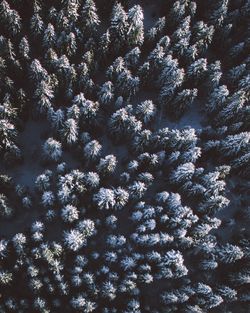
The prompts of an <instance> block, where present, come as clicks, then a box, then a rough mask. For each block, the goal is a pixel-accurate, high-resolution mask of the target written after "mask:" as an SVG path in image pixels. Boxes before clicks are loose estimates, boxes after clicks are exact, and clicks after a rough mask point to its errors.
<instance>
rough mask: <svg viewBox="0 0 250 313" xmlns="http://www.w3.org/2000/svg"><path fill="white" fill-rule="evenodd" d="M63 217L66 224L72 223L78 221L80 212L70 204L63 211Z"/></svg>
mask: <svg viewBox="0 0 250 313" xmlns="http://www.w3.org/2000/svg"><path fill="white" fill-rule="evenodd" d="M61 217H62V219H63V221H64V222H66V223H72V222H74V221H76V220H78V218H79V211H78V209H77V208H76V207H75V206H73V205H70V204H68V205H66V206H65V207H64V208H63V209H62V211H61Z"/></svg>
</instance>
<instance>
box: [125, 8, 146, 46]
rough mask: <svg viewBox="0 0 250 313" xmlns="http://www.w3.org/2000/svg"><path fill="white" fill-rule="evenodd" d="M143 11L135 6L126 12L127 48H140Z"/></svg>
mask: <svg viewBox="0 0 250 313" xmlns="http://www.w3.org/2000/svg"><path fill="white" fill-rule="evenodd" d="M143 18H144V17H143V11H142V8H141V6H139V5H135V6H133V7H132V8H131V9H129V11H128V32H127V42H128V45H129V46H132V47H133V46H141V45H142V44H143V41H144V26H143Z"/></svg>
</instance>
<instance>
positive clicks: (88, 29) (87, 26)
mask: <svg viewBox="0 0 250 313" xmlns="http://www.w3.org/2000/svg"><path fill="white" fill-rule="evenodd" d="M80 19H81V28H82V30H83V32H84V33H85V34H86V35H93V34H95V33H96V31H97V27H98V25H99V24H100V19H99V17H98V15H97V8H96V5H95V2H94V1H93V0H86V1H85V2H84V4H83V6H82V8H81V11H80Z"/></svg>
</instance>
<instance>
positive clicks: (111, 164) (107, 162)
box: [97, 154, 117, 175]
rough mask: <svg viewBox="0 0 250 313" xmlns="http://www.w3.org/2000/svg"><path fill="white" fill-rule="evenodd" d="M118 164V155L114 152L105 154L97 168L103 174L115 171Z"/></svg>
mask: <svg viewBox="0 0 250 313" xmlns="http://www.w3.org/2000/svg"><path fill="white" fill-rule="evenodd" d="M116 165H117V160H116V157H115V156H114V155H113V154H110V155H107V156H105V158H104V159H103V158H102V159H101V160H100V162H99V164H98V165H97V170H98V172H99V173H101V174H103V175H108V174H112V173H113V172H114V171H115V168H116Z"/></svg>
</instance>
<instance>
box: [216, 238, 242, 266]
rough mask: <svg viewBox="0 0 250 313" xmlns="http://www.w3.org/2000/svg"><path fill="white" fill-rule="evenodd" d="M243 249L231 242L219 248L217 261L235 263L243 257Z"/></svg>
mask: <svg viewBox="0 0 250 313" xmlns="http://www.w3.org/2000/svg"><path fill="white" fill-rule="evenodd" d="M243 255H244V253H243V251H242V250H241V249H240V248H239V247H238V246H234V245H231V244H229V243H228V244H226V245H225V246H222V247H218V248H217V254H216V256H217V261H219V262H222V263H226V264H227V263H234V262H235V261H237V260H239V259H241V258H242V257H243Z"/></svg>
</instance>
